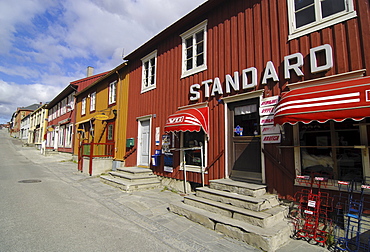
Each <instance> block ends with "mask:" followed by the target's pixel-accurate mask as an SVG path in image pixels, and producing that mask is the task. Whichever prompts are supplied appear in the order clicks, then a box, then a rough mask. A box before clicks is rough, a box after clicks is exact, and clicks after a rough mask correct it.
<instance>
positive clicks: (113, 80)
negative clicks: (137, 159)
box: [74, 63, 128, 175]
mask: <svg viewBox="0 0 370 252" xmlns="http://www.w3.org/2000/svg"><path fill="white" fill-rule="evenodd" d="M126 69H127V67H126V63H123V64H121V65H119V66H117V67H116V68H115V69H113V70H112V71H110V72H109V73H107V74H106V75H104V76H103V77H101V78H99V79H98V80H96V81H95V82H93V83H92V84H91V85H89V86H88V87H86V88H84V89H83V90H81V91H80V92H78V93H76V95H75V97H76V127H75V130H76V132H75V134H74V136H75V141H74V155H76V156H78V157H79V167H80V163H82V159H83V158H82V157H85V158H86V157H87V156H89V157H90V158H91V159H92V158H94V159H96V158H99V157H102V158H105V159H107V158H111V159H113V160H116V161H123V156H124V154H125V151H126V147H125V146H126V145H125V144H126V124H127V107H128V75H127V70H126ZM91 148H93V152H91V151H90V150H91ZM105 166H107V165H105ZM111 167H112V166H110V167H106V169H109V168H111ZM79 169H80V168H79ZM84 169H85V168H84ZM90 175H91V174H90Z"/></svg>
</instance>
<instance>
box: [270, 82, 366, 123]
mask: <svg viewBox="0 0 370 252" xmlns="http://www.w3.org/2000/svg"><path fill="white" fill-rule="evenodd" d="M369 116H370V77H364V78H359V79H354V80H347V81H342V82H337V83H331V84H322V85H318V86H310V87H304V88H297V89H294V90H291V91H289V92H286V93H284V94H282V95H281V99H280V101H279V103H278V105H277V106H276V108H275V118H274V121H275V124H280V125H283V124H284V123H290V124H296V123H297V122H303V123H310V122H312V121H318V122H320V123H324V122H326V121H328V120H334V121H336V122H341V121H344V120H345V119H353V120H356V121H360V120H362V119H364V118H365V117H369Z"/></svg>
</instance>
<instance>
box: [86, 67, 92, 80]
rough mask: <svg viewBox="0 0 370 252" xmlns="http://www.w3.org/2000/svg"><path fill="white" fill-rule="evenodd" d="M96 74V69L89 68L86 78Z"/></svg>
mask: <svg viewBox="0 0 370 252" xmlns="http://www.w3.org/2000/svg"><path fill="white" fill-rule="evenodd" d="M93 74H94V68H93V67H91V66H88V67H87V73H86V77H90V76H92V75H93Z"/></svg>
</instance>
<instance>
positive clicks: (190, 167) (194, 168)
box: [180, 165, 208, 174]
mask: <svg viewBox="0 0 370 252" xmlns="http://www.w3.org/2000/svg"><path fill="white" fill-rule="evenodd" d="M185 168H186V171H187V172H196V173H202V169H201V168H200V166H195V165H186V166H185ZM183 170H184V168H183V166H182V165H181V166H180V171H183ZM204 174H208V172H207V171H204Z"/></svg>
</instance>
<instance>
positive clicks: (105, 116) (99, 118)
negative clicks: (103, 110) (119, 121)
mask: <svg viewBox="0 0 370 252" xmlns="http://www.w3.org/2000/svg"><path fill="white" fill-rule="evenodd" d="M94 118H95V119H96V120H100V121H104V120H107V119H108V118H109V117H108V116H107V115H103V114H101V115H96V116H94Z"/></svg>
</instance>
